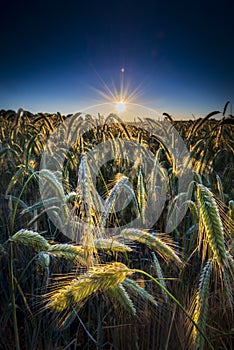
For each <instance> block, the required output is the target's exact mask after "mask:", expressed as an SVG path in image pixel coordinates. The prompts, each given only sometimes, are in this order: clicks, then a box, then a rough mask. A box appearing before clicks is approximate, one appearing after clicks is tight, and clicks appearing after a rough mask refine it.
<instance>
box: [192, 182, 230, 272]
mask: <svg viewBox="0 0 234 350" xmlns="http://www.w3.org/2000/svg"><path fill="white" fill-rule="evenodd" d="M197 199H198V204H199V207H200V215H201V220H202V223H203V225H204V228H205V234H206V237H207V242H208V245H209V247H210V249H211V251H212V252H213V255H214V257H215V259H216V260H217V262H218V264H219V265H220V266H225V265H227V254H226V247H225V240H224V228H223V224H222V220H221V217H220V213H219V209H218V206H217V203H216V201H215V199H214V195H213V193H212V192H211V191H210V190H209V189H208V188H207V187H205V186H204V185H201V184H199V185H197Z"/></svg>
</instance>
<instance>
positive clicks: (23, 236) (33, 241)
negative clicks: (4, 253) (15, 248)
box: [10, 229, 50, 251]
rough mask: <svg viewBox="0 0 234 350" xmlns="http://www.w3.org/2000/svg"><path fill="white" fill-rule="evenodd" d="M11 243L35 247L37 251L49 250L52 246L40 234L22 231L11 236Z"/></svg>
mask: <svg viewBox="0 0 234 350" xmlns="http://www.w3.org/2000/svg"><path fill="white" fill-rule="evenodd" d="M10 241H12V242H15V243H20V244H24V245H26V246H30V247H33V248H34V249H36V250H39V251H40V250H47V249H48V248H49V247H50V245H49V243H48V242H47V240H46V239H45V238H44V237H42V236H41V235H40V234H39V233H37V232H34V231H31V230H24V229H22V230H20V231H18V232H16V233H15V234H14V235H13V236H11V238H10Z"/></svg>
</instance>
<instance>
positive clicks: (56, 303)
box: [45, 262, 133, 312]
mask: <svg viewBox="0 0 234 350" xmlns="http://www.w3.org/2000/svg"><path fill="white" fill-rule="evenodd" d="M132 273H133V271H131V270H130V269H129V268H128V267H127V266H126V265H124V264H122V263H117V262H114V263H112V264H105V265H103V266H102V265H100V266H96V267H93V268H91V269H90V270H89V271H88V273H87V274H85V275H81V276H79V277H78V278H76V279H73V280H72V281H70V282H69V283H67V284H66V283H65V284H64V283H63V282H61V283H60V284H56V285H54V290H53V286H52V291H51V292H50V293H48V294H46V295H45V300H46V301H47V300H48V301H47V303H46V307H47V308H52V309H54V310H56V311H58V312H61V311H64V310H68V309H71V308H72V307H76V308H79V307H81V306H82V305H83V303H84V302H85V301H86V300H87V299H88V298H89V297H90V296H91V295H92V294H93V293H96V292H97V291H101V292H105V291H107V290H108V289H109V288H111V287H113V286H115V285H117V284H120V283H122V282H123V281H124V280H125V278H126V277H127V276H128V275H131V274H132Z"/></svg>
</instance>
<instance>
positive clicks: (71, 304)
mask: <svg viewBox="0 0 234 350" xmlns="http://www.w3.org/2000/svg"><path fill="white" fill-rule="evenodd" d="M228 109H229V103H227V104H226V105H225V107H224V110H223V111H222V112H221V113H218V111H215V112H211V113H210V114H209V115H208V116H206V117H205V118H201V119H197V120H187V121H174V120H173V119H172V117H171V116H169V115H166V114H165V115H164V116H163V118H165V121H166V122H167V124H166V125H169V127H165V124H163V123H161V122H160V121H156V120H153V119H151V118H147V116H146V118H145V119H144V120H140V119H139V120H138V122H137V123H130V122H129V123H124V122H123V121H122V120H121V119H120V118H119V117H118V116H116V115H109V116H107V117H103V116H99V117H98V118H94V117H92V116H90V115H80V114H79V113H78V114H75V115H67V116H62V115H60V114H59V113H57V114H53V115H52V114H42V113H38V114H37V115H33V114H31V113H29V112H27V111H24V110H22V109H20V110H19V111H18V112H14V111H10V110H9V111H5V110H1V111H0V142H1V143H0V171H1V177H0V179H1V181H0V196H1V201H0V213H1V215H0V230H1V231H0V232H1V235H0V271H1V272H0V348H1V349H4V350H7V349H9V350H12V349H17V350H19V349H25V350H31V349H38V350H42V349H43V350H44V349H47V350H53V349H61V350H62V349H63V350H66V349H67V350H68V349H82V350H88V349H90V350H91V349H106V350H109V349H113V350H121V349H124V350H128V349H129V350H137V349H139V350H152V349H159V350H164V349H165V350H174V349H175V350H179V349H189V350H190V349H191V350H193V349H199V350H202V349H215V350H217V349H223V350H228V349H229V350H231V349H232V340H233V335H234V329H233V324H234V323H233V312H232V308H233V273H234V262H233V251H234V245H233V233H234V127H233V125H234V118H233V116H232V115H230V114H228ZM216 116H218V118H217V119H215V118H216ZM220 116H221V117H220ZM172 129H173V130H177V131H178V133H179V135H180V136H181V138H182V140H183V143H184V145H185V146H186V149H187V150H188V156H187V158H186V159H185V158H184V167H185V168H186V169H190V172H191V174H192V178H191V179H190V180H189V183H188V184H187V186H186V188H183V186H182V185H181V186H180V184H181V177H182V176H183V173H182V172H181V169H180V166H178V164H177V160H176V154H177V153H176V151H175V153H174V154H172V153H171V150H170V147H169V148H168V146H167V145H165V142H164V140H165V137H166V136H168V135H169V136H170V133H171V132H172ZM56 130H58V132H57V134H56V142H55V141H54V140H53V138H51V137H52V136H53V135H54V132H55V131H56ZM74 135H75V137H74ZM169 136H168V137H169ZM169 139H170V137H169ZM170 140H171V141H172V143H173V142H174V144H173V145H172V148H171V149H172V150H173V149H176V146H177V144H176V142H175V140H174V138H172V139H170ZM126 142H128V143H126ZM103 144H104V145H105V147H104V148H101V151H99V153H98V152H97V151H96V150H97V146H98V145H103ZM126 144H127V145H128V146H127V147H126ZM45 149H46V155H45V153H44V156H43V157H42V154H43V150H45ZM128 152H129V154H128ZM100 154H102V155H103V159H101V158H102V157H101V156H100ZM113 155H114V157H113ZM178 157H179V155H178ZM95 169H96V170H95ZM93 174H94V175H95V176H94V175H93ZM100 198H101V199H100ZM162 198H164V201H163V200H162ZM152 208H155V210H156V209H157V210H158V216H157V220H155V221H152V215H151V212H153V210H152ZM183 208H185V209H184V214H183V216H182V217H181V220H178V216H179V215H180V216H181V215H182V214H181V212H182V209H183ZM149 213H150V214H149ZM175 223H178V225H177V224H176V225H175ZM168 227H171V229H169V228H168Z"/></svg>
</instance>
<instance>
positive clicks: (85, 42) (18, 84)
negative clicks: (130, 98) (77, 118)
mask: <svg viewBox="0 0 234 350" xmlns="http://www.w3.org/2000/svg"><path fill="white" fill-rule="evenodd" d="M0 13H1V22H0V26H1V32H0V40H1V53H0V109H1V108H4V109H8V108H12V109H18V108H19V107H23V108H25V109H28V110H30V111H33V112H36V111H43V112H46V111H48V112H56V111H60V112H62V113H70V112H75V111H79V110H81V109H82V108H84V107H86V106H89V105H92V104H95V103H98V102H99V103H100V102H101V101H103V102H104V100H103V98H102V97H101V96H100V95H99V94H97V92H96V91H95V90H94V89H93V88H96V89H101V90H103V89H104V87H103V85H102V82H101V80H100V77H101V78H102V79H103V80H104V81H105V82H106V84H107V85H111V83H112V81H113V82H114V84H115V85H117V86H118V85H119V82H120V76H121V73H120V70H121V68H122V67H124V68H125V73H124V76H125V78H124V79H125V84H126V83H127V82H129V84H130V86H131V88H132V89H134V88H135V87H137V86H139V85H140V90H141V92H142V94H141V96H140V97H139V98H138V99H137V100H136V101H135V102H140V103H142V104H145V105H147V106H148V107H151V108H155V109H157V110H159V111H162V112H169V113H171V114H173V115H176V116H188V117H190V116H191V114H192V113H193V114H195V115H196V116H200V115H201V114H206V113H208V112H210V111H212V110H215V109H222V107H223V105H224V104H225V102H226V101H227V100H231V102H232V103H233V102H234V40H233V39H234V24H233V18H234V5H233V4H232V2H231V1H225V0H224V1H204V3H203V1H194V2H192V1H186V2H185V1H157V0H155V1H147V0H145V1H127V0H126V1H82V2H81V1H78V0H77V1H75V0H67V1H63V2H61V1H48V3H47V2H45V1H27V0H25V1H24V0H21V1H11V0H8V2H7V1H5V0H2V1H1V2H0Z"/></svg>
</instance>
